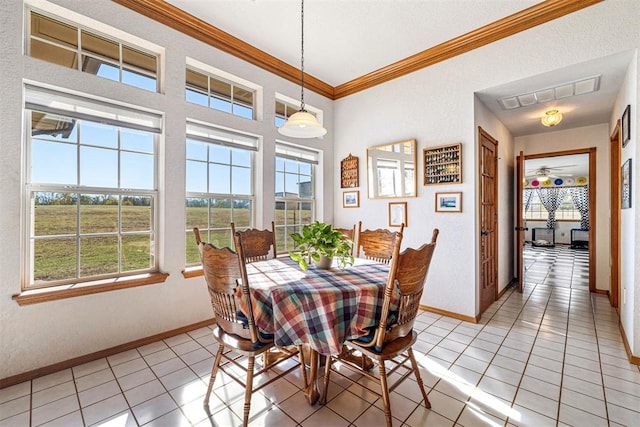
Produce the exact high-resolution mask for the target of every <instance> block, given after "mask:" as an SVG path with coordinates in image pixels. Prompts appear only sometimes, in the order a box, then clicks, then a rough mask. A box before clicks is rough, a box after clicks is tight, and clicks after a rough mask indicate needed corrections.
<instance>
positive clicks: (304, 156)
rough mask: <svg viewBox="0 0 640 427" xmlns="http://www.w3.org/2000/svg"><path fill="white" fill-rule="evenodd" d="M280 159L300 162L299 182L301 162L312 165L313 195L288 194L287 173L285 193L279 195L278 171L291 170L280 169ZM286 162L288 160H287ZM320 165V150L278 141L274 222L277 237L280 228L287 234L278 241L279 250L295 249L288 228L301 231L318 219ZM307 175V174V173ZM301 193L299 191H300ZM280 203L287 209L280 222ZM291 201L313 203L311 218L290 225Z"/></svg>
mask: <svg viewBox="0 0 640 427" xmlns="http://www.w3.org/2000/svg"><path fill="white" fill-rule="evenodd" d="M278 159H282V160H285V161H286V160H288V161H294V162H298V173H296V174H295V175H297V176H298V179H297V182H298V183H300V179H299V178H300V176H301V174H300V172H299V164H300V163H304V164H308V165H310V167H311V175H310V176H311V185H310V188H311V191H312V195H311V197H309V198H305V197H300V196H299V195H298V196H287V195H286V179H284V177H285V176H286V175H284V176H283V193H284V194H283V195H282V196H278V195H277V182H278V179H277V175H278V173H283V174H287V173H289V172H287V171H286V170H284V171H282V172H280V171H278V167H277V162H278ZM285 164H286V162H285ZM319 165H320V152H319V151H316V150H313V149H310V148H307V147H301V146H297V145H293V144H290V143H287V142H282V141H276V152H275V156H274V184H275V186H274V190H275V193H274V199H275V203H274V222H275V229H276V230H275V231H276V239H278V235H279V232H278V231H279V230H284V233H285V236H284V239H283V240H282V241H278V252H281V253H284V252H290V251H292V250H293V249H294V247H293V246H292V247H289V244H291V243H293V241H291V239H290V238H288V237H287V236H286V230H287V229H288V228H293V229H294V231H295V232H301V229H302V226H303V225H305V224H308V223H309V224H310V223H312V222H314V221H315V220H316V217H317V215H316V212H317V190H318V189H317V188H316V187H317V182H318V181H317V180H318V167H319ZM305 176H306V175H305ZM298 194H299V193H298ZM278 203H284V206H285V209H284V213H283V218H284V223H279V222H278V215H277V212H278V209H277V206H278ZM289 203H295V204H296V205H298V206H300V205H301V204H302V203H309V204H310V205H311V218H310V220H309V222H308V223H307V222H298V223H295V224H292V225H289V224H288V223H287V218H288V215H287V211H288V209H287V206H288V204H289ZM297 210H298V211H299V210H300V209H299V208H298V209H297ZM300 218H302V215H300Z"/></svg>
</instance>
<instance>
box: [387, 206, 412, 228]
mask: <svg viewBox="0 0 640 427" xmlns="http://www.w3.org/2000/svg"><path fill="white" fill-rule="evenodd" d="M402 224H404V226H405V227H407V226H408V225H409V224H407V202H389V227H400V226H401V225H402Z"/></svg>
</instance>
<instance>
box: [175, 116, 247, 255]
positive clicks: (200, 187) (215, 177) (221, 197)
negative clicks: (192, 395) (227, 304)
mask: <svg viewBox="0 0 640 427" xmlns="http://www.w3.org/2000/svg"><path fill="white" fill-rule="evenodd" d="M257 147H258V139H257V138H256V137H253V136H249V135H245V134H240V133H235V132H232V131H227V130H222V129H218V128H215V127H212V126H209V125H203V124H197V123H192V122H189V123H188V124H187V153H186V162H187V164H186V168H187V184H186V185H187V189H186V190H187V201H186V218H187V224H186V226H187V227H186V248H187V249H186V262H187V265H193V264H197V263H199V262H200V255H199V254H198V249H197V247H196V245H195V243H194V237H193V227H198V228H199V229H200V233H201V235H202V238H203V239H204V240H206V241H207V242H210V243H212V244H214V245H215V246H217V247H225V246H226V247H233V237H232V235H231V223H232V222H233V223H235V225H236V227H237V228H238V229H243V228H247V227H251V225H252V224H253V219H252V218H253V204H254V192H253V163H254V151H256V150H257Z"/></svg>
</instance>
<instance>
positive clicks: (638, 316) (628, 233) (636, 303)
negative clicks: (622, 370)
mask: <svg viewBox="0 0 640 427" xmlns="http://www.w3.org/2000/svg"><path fill="white" fill-rule="evenodd" d="M639 55H640V54H639V52H638V51H637V50H636V55H635V57H634V59H633V61H632V62H631V63H630V64H629V68H628V69H627V74H626V76H625V80H624V83H623V85H622V88H621V89H620V93H619V94H618V98H617V99H616V103H615V107H614V109H613V112H612V114H611V123H610V125H611V127H612V128H613V126H615V123H616V122H617V121H618V120H619V119H620V118H621V117H622V113H623V112H624V109H625V108H626V107H627V105H631V141H629V143H628V144H627V145H626V146H625V147H624V148H623V149H622V153H621V156H620V161H621V163H624V162H625V161H626V160H627V159H631V162H632V166H633V167H632V169H631V175H632V186H631V190H632V197H631V208H629V209H623V210H622V212H621V224H620V237H621V239H620V307H619V313H620V322H621V323H622V326H623V328H624V331H625V333H626V335H627V341H628V342H629V346H630V347H631V349H632V352H633V354H635V355H640V282H638V281H637V280H636V278H637V277H640V257H639V256H638V254H640V242H639V241H638V240H639V239H637V238H636V236H639V235H640V230H639V227H640V209H638V208H637V206H638V202H640V198H639V197H640V189H639V188H638V184H640V181H638V179H640V173H639V172H638V170H640V167H638V163H637V162H638V161H640V155H639V154H640V144H639V143H638V125H639V124H640V112H639V111H638V107H640V99H639V98H640V92H639V88H638V58H639Z"/></svg>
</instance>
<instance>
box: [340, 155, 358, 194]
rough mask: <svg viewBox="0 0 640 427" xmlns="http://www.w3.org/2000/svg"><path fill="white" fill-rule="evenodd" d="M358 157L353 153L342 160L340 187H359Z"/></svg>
mask: <svg viewBox="0 0 640 427" xmlns="http://www.w3.org/2000/svg"><path fill="white" fill-rule="evenodd" d="M359 186H360V184H359V180H358V158H357V157H356V156H354V155H352V154H351V153H349V155H348V156H347V157H345V158H344V159H342V161H341V162H340V188H355V187H359Z"/></svg>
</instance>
